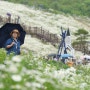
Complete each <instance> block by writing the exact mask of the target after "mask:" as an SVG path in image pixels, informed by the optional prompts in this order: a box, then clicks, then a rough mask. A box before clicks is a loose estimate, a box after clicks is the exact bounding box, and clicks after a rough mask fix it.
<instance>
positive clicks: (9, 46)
mask: <svg viewBox="0 0 90 90" xmlns="http://www.w3.org/2000/svg"><path fill="white" fill-rule="evenodd" d="M14 44H15V42H12V43H11V44H10V45H7V46H6V48H11V47H12V46H13V45H14Z"/></svg>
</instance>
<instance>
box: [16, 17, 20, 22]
mask: <svg viewBox="0 0 90 90" xmlns="http://www.w3.org/2000/svg"><path fill="white" fill-rule="evenodd" d="M19 21H20V17H19V16H18V18H17V24H18V23H19Z"/></svg>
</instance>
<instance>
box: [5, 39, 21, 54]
mask: <svg viewBox="0 0 90 90" xmlns="http://www.w3.org/2000/svg"><path fill="white" fill-rule="evenodd" d="M12 42H15V44H14V45H13V46H12V47H10V48H8V49H6V50H7V54H10V53H14V54H15V55H19V54H20V41H19V40H17V41H15V40H14V39H13V38H10V39H8V40H7V41H6V43H5V48H6V46H7V45H10V44H11V43H12Z"/></svg>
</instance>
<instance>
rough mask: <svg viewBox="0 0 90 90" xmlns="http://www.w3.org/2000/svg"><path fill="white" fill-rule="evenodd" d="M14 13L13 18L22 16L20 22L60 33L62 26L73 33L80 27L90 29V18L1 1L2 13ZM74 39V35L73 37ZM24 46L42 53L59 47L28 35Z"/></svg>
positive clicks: (4, 15) (0, 9) (0, 11)
mask: <svg viewBox="0 0 90 90" xmlns="http://www.w3.org/2000/svg"><path fill="white" fill-rule="evenodd" d="M7 12H9V13H11V14H12V18H16V17H17V16H20V23H25V24H26V25H28V26H32V27H33V26H38V27H41V26H42V27H43V28H44V29H45V30H47V31H50V32H51V33H54V34H57V35H58V36H59V34H60V27H61V26H62V27H64V28H65V29H67V28H68V27H69V28H70V31H71V33H72V35H73V32H75V31H76V30H78V29H79V28H84V29H86V30H90V18H86V17H84V18H82V17H72V16H70V15H69V16H66V15H65V14H62V15H61V14H53V13H49V12H44V11H42V10H36V9H35V8H33V7H32V8H30V7H27V6H25V5H21V4H14V3H10V2H6V1H0V15H1V16H3V17H6V13H7ZM72 39H73V40H74V37H73V38H72ZM23 47H27V48H28V49H30V50H32V51H35V52H37V53H40V54H43V55H45V54H48V53H52V52H57V49H56V48H55V47H53V46H52V45H50V44H46V45H45V44H43V43H41V42H40V41H39V40H38V39H36V38H32V37H28V36H26V39H25V44H24V45H23Z"/></svg>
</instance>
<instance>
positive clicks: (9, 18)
mask: <svg viewBox="0 0 90 90" xmlns="http://www.w3.org/2000/svg"><path fill="white" fill-rule="evenodd" d="M7 16H8V22H9V23H10V22H11V14H10V13H7Z"/></svg>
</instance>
